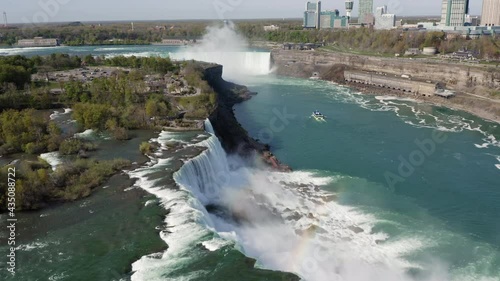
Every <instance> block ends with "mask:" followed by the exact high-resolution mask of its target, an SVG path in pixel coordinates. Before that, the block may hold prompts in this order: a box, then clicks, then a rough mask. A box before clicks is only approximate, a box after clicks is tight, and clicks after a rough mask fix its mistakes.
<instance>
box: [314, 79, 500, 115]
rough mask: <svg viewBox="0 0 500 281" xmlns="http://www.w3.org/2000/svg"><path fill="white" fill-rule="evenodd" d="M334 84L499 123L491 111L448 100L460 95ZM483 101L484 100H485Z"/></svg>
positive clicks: (366, 93)
mask: <svg viewBox="0 0 500 281" xmlns="http://www.w3.org/2000/svg"><path fill="white" fill-rule="evenodd" d="M321 81H326V82H332V81H330V80H324V79H321ZM336 84H338V85H341V86H344V87H348V88H350V89H353V90H356V91H359V93H361V94H363V95H372V96H380V95H384V96H389V97H398V98H408V99H413V100H415V101H417V102H422V103H426V104H428V105H431V106H438V107H445V108H448V109H451V110H459V111H464V112H467V113H469V114H472V115H474V116H475V117H478V118H482V119H484V120H486V121H489V122H493V123H498V124H500V116H497V115H494V114H491V113H489V112H486V111H481V110H479V109H472V108H467V107H464V106H461V105H460V104H459V103H453V102H452V101H450V100H451V99H457V98H459V99H460V98H461V97H460V96H456V97H452V98H451V99H444V98H440V97H437V96H434V97H424V96H419V95H409V94H406V93H401V92H399V91H395V90H392V89H387V88H378V87H375V86H370V85H363V86H361V85H359V84H355V83H344V84H341V83H336ZM485 102H486V100H485Z"/></svg>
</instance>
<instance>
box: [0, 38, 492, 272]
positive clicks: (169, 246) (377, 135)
mask: <svg viewBox="0 0 500 281" xmlns="http://www.w3.org/2000/svg"><path fill="white" fill-rule="evenodd" d="M55 50H56V51H58V52H64V53H70V54H79V55H82V54H88V53H92V54H95V55H104V56H113V55H117V54H123V55H132V54H136V55H162V56H168V55H173V56H174V57H179V56H181V57H182V56H184V57H187V58H197V56H200V57H201V58H212V59H213V60H218V59H220V58H221V57H222V56H221V55H220V54H217V55H214V56H207V54H205V53H203V54H197V53H191V52H186V50H185V49H184V48H172V47H164V46H113V47H60V48H55V49H50V48H44V49H40V50H32V49H11V50H9V49H2V51H1V52H7V53H9V52H10V53H13V54H14V53H15V54H25V55H36V54H48V53H50V52H53V51H55ZM10 53H9V54H10ZM186 53H188V55H186ZM227 56H230V57H231V58H232V59H227ZM227 56H224V58H225V59H224V61H222V62H221V63H223V64H224V66H225V67H227V68H228V69H237V67H236V66H237V65H239V66H242V67H243V68H244V69H247V70H249V72H250V73H251V74H252V75H242V73H238V75H231V74H234V73H230V72H227V71H226V72H225V74H224V76H225V77H226V78H228V79H230V80H233V81H235V82H238V83H241V84H245V85H247V86H249V88H250V90H252V91H255V92H258V95H256V96H255V97H253V98H252V99H251V100H250V101H247V102H244V103H242V104H238V105H237V106H235V114H236V117H237V119H238V121H239V122H240V123H241V124H242V126H243V127H244V128H245V129H246V130H248V131H249V133H250V135H251V136H253V137H254V138H258V139H260V140H261V141H263V142H268V143H269V144H270V145H271V148H272V151H273V153H274V154H275V155H276V156H277V157H278V158H279V159H280V160H281V161H282V162H284V163H286V164H288V165H290V166H291V167H292V168H293V169H294V172H292V173H278V172H271V171H268V170H267V169H265V168H264V167H261V166H259V165H258V164H255V163H253V162H251V163H250V162H249V160H248V159H241V158H240V157H238V156H234V155H226V153H225V152H224V151H223V150H222V147H221V144H220V142H219V140H218V139H217V137H216V136H214V135H213V132H212V131H211V129H210V128H211V124H210V123H209V122H208V121H207V122H206V128H207V132H206V133H204V132H195V133H172V132H161V133H159V132H149V133H146V132H142V133H140V135H139V136H138V137H137V139H136V140H135V141H134V142H132V143H130V144H129V145H123V146H119V145H114V144H113V143H111V141H110V140H106V139H102V140H101V143H102V144H101V145H102V146H103V147H105V148H106V149H105V151H104V152H102V156H101V157H103V158H105V157H107V156H106V155H108V154H109V155H112V156H114V155H125V156H126V158H130V159H136V161H138V157H140V155H136V154H135V153H136V152H137V151H138V150H137V149H136V144H138V143H140V141H142V140H143V139H150V140H151V141H157V142H159V143H162V144H163V149H160V150H159V151H158V152H157V154H156V156H155V157H154V158H153V159H150V162H149V163H148V164H147V165H145V166H144V167H141V168H138V169H136V170H133V171H128V172H127V173H126V174H128V175H129V176H130V177H132V178H133V179H135V180H136V182H135V183H134V184H132V183H128V181H127V179H126V177H125V175H122V176H118V177H114V178H113V179H112V180H110V182H109V183H107V184H106V185H105V186H104V187H106V188H102V189H101V190H99V191H98V192H96V193H95V194H94V195H93V196H91V197H89V198H87V199H85V200H82V201H79V202H76V203H68V204H63V205H62V206H56V207H53V208H50V209H47V210H42V211H39V212H33V213H29V214H23V219H22V220H21V221H20V222H19V224H21V225H22V226H21V229H22V231H21V234H22V235H21V236H20V239H19V240H20V242H21V246H19V247H18V253H19V272H18V273H19V275H18V276H17V279H15V280H121V279H125V280H128V279H131V280H287V279H286V277H287V276H289V275H285V274H282V273H279V272H274V271H269V270H279V271H284V272H292V273H294V274H296V275H298V276H300V277H302V278H304V279H305V280H320V281H323V280H352V281H363V280H450V281H451V280H457V281H461V280H464V281H465V280H500V277H499V276H500V247H499V245H500V221H499V220H498V216H499V215H500V189H499V187H500V142H499V139H500V128H499V126H498V124H496V123H492V122H489V121H486V120H482V119H480V118H477V117H474V116H472V115H470V114H468V113H465V112H461V111H455V110H451V109H447V108H442V107H435V106H432V105H429V104H425V103H420V102H417V101H414V100H411V99H401V98H397V99H396V98H392V97H388V96H372V95H362V94H360V93H357V92H355V91H353V90H351V89H349V88H346V87H343V86H339V85H335V84H332V83H328V82H324V81H313V80H305V79H295V78H286V77H277V76H274V75H273V74H272V73H269V74H266V73H263V70H266V69H269V70H270V61H266V57H267V58H269V56H268V55H267V54H266V53H265V52H253V51H252V52H248V53H244V54H242V53H241V52H240V53H238V54H234V53H232V54H229V55H227ZM235 65H236V66H235ZM313 110H320V111H321V112H322V113H323V114H325V115H326V116H327V118H326V122H318V121H316V120H315V119H313V118H311V112H312V111H313ZM172 142H176V143H178V144H180V146H178V147H177V148H176V149H172V148H171V147H170V146H169V145H168V144H171V143H172ZM199 146H201V147H205V148H206V149H205V150H204V151H203V152H201V151H200V150H199V148H198V147H199ZM130 151H136V152H134V153H131V152H130ZM200 152H201V154H200V155H199V156H196V155H197V154H198V153H200ZM195 156H196V157H195ZM193 157H194V158H193ZM181 166H182V168H180V170H179V171H177V172H175V171H176V170H177V169H178V168H179V167H181ZM172 179H173V180H175V182H174V181H172ZM131 186H135V188H133V187H132V188H131ZM144 191H146V192H147V193H144ZM104 202H105V203H104ZM2 221H4V219H3V217H2ZM158 232H159V233H158ZM2 235H5V233H3V230H2ZM3 237H5V236H3ZM160 238H161V240H160ZM3 245H4V243H2V246H3ZM1 249H3V248H1ZM2 252H3V251H2ZM242 253H244V254H245V255H246V256H248V257H250V258H254V259H256V260H257V263H256V265H257V267H258V268H257V269H253V268H252V265H253V262H252V261H251V260H249V259H247V258H245V256H244V255H243V254H242ZM2 266H3V265H2ZM108 268H109V269H111V270H107V269H108ZM265 269H269V270H265ZM2 272H5V271H2ZM2 274H3V273H2Z"/></svg>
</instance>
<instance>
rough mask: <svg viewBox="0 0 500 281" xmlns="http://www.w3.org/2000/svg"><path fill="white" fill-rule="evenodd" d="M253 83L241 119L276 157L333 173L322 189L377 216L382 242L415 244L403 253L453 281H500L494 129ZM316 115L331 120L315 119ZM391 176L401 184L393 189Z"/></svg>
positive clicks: (442, 114)
mask: <svg viewBox="0 0 500 281" xmlns="http://www.w3.org/2000/svg"><path fill="white" fill-rule="evenodd" d="M250 83H253V84H254V86H252V87H251V89H252V90H254V91H257V92H258V93H259V94H258V95H257V96H256V97H254V98H253V99H252V100H251V101H249V102H246V103H243V104H239V105H237V106H236V115H237V118H238V120H239V121H240V122H241V124H242V125H243V127H245V128H246V129H247V130H248V131H249V132H250V134H251V135H252V136H254V137H256V138H261V139H264V140H270V144H271V147H272V148H273V152H274V153H275V154H276V155H277V156H278V158H279V159H280V160H282V161H283V162H285V163H287V164H290V165H291V166H292V167H294V168H295V169H300V170H312V171H315V172H316V173H317V174H318V175H322V176H333V177H335V181H334V182H333V183H332V184H329V185H328V186H326V187H325V189H327V190H330V191H332V192H334V193H335V194H337V195H338V200H339V202H340V203H341V204H343V205H348V206H355V207H356V208H359V210H362V211H363V212H365V213H368V214H372V215H374V216H375V218H376V221H379V222H377V223H375V226H374V228H373V231H381V232H384V233H387V234H388V235H389V236H390V238H389V239H388V240H387V241H386V242H385V243H388V244H390V243H392V242H394V241H398V240H399V241H404V240H407V241H413V243H416V244H418V246H417V247H416V249H414V250H413V251H410V252H409V253H407V255H405V256H406V258H407V259H409V260H410V261H415V262H417V263H419V264H427V265H429V264H431V263H434V262H439V263H442V264H444V265H446V268H447V270H448V272H449V274H451V275H452V277H454V278H459V279H457V280H461V279H460V276H462V277H463V278H465V279H464V280H479V279H480V277H490V278H494V279H493V280H498V278H499V277H500V247H499V245H500V220H499V219H498V216H499V214H500V165H498V164H499V160H500V157H499V156H500V143H499V142H498V141H497V139H499V137H500V128H499V126H498V124H496V123H491V122H487V121H484V120H481V119H479V118H476V117H474V116H472V115H470V114H467V113H464V112H458V111H453V110H450V109H446V108H440V107H434V106H431V105H428V104H422V103H417V102H414V101H410V100H397V99H392V98H390V97H375V96H370V95H360V94H356V93H355V92H353V91H351V90H349V89H347V88H344V87H339V86H336V85H333V84H330V83H327V82H318V81H306V80H302V79H292V78H270V77H266V78H262V79H256V80H254V81H250ZM315 109H318V110H320V111H321V112H322V113H323V114H325V115H326V116H327V121H326V122H318V121H316V120H315V119H313V118H311V117H310V114H311V112H312V111H313V110H315ZM284 111H286V112H287V114H289V115H290V120H289V124H286V122H279V121H278V126H276V125H274V127H275V128H274V129H273V122H272V120H273V118H275V117H276V116H278V115H279V114H277V113H276V112H281V115H284V114H283V112H284ZM281 125H283V126H281ZM271 132H272V134H271ZM433 135H434V136H437V135H439V142H435V141H434V140H433ZM424 141H427V142H426V143H427V144H428V141H432V142H433V143H434V144H433V145H430V144H428V148H429V150H428V151H427V152H430V153H427V154H425V153H424V152H425V151H424V150H423V149H421V148H420V147H419V146H418V145H417V144H416V142H424ZM433 146H434V147H435V149H431V148H432V147H433ZM415 151H417V153H415ZM418 151H421V152H422V153H420V152H418ZM417 154H419V155H423V159H420V158H419V157H417V156H415V155H417ZM410 157H415V158H414V160H417V161H414V163H415V164H417V165H411V163H410V165H411V166H412V167H413V169H414V171H413V172H412V173H411V174H410V173H408V174H406V173H405V174H404V175H401V174H400V173H399V172H398V169H399V166H400V165H401V163H402V162H404V161H405V160H406V161H408V162H411V160H410V159H411V158H410ZM401 159H405V160H401ZM388 173H392V174H394V175H395V176H401V180H400V181H397V183H396V184H394V185H392V184H390V181H389V182H388V181H387V178H386V176H387V175H388ZM400 246H401V245H400Z"/></svg>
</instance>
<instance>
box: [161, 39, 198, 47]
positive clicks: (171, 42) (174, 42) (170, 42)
mask: <svg viewBox="0 0 500 281" xmlns="http://www.w3.org/2000/svg"><path fill="white" fill-rule="evenodd" d="M196 43H199V42H198V41H196V40H194V39H193V40H188V39H162V40H161V42H160V43H153V45H162V46H186V45H192V44H196Z"/></svg>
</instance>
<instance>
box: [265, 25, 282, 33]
mask: <svg viewBox="0 0 500 281" xmlns="http://www.w3.org/2000/svg"><path fill="white" fill-rule="evenodd" d="M279 29H280V27H279V26H277V25H274V24H272V25H266V26H264V31H276V30H279Z"/></svg>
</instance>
